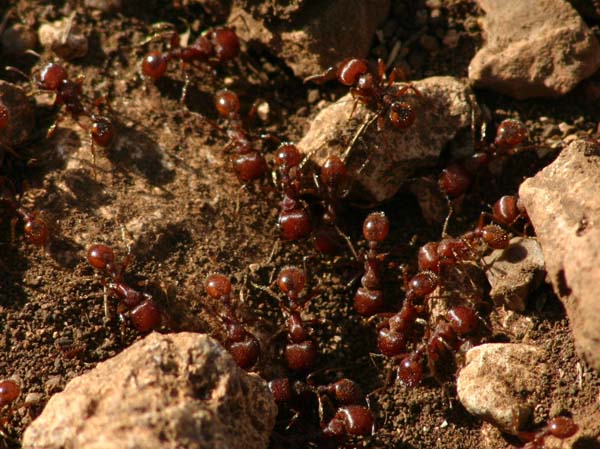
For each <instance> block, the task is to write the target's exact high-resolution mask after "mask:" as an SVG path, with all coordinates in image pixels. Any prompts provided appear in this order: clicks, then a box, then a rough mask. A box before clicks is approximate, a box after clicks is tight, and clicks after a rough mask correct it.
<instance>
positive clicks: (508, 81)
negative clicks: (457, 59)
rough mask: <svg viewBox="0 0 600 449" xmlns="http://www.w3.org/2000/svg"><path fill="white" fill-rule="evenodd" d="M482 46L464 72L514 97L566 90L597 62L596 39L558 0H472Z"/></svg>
mask: <svg viewBox="0 0 600 449" xmlns="http://www.w3.org/2000/svg"><path fill="white" fill-rule="evenodd" d="M478 3H479V6H480V7H481V8H482V9H483V10H484V11H485V12H486V16H485V21H484V31H485V34H486V36H487V42H486V44H485V46H484V47H483V48H482V49H481V50H479V52H477V54H476V55H475V57H474V58H473V60H472V61H471V64H470V65H469V78H470V79H472V80H473V81H474V82H475V85H476V86H477V87H482V88H489V89H492V90H495V91H497V92H500V93H502V94H506V95H510V96H512V97H514V98H517V99H525V98H532V97H556V96H560V95H564V94H565V93H567V92H569V91H570V90H571V89H573V87H575V85H576V84H577V83H579V81H581V80H583V79H585V78H587V77H589V76H590V75H592V74H593V73H594V72H595V71H596V70H598V68H599V67H600V44H599V43H598V41H597V39H596V38H595V37H594V34H593V33H592V32H591V31H590V29H589V28H588V27H587V26H586V24H585V23H584V22H583V20H582V19H581V17H580V16H579V14H577V11H575V9H573V7H572V6H571V5H569V4H568V3H567V2H565V1H563V0H531V1H527V2H523V1H521V0H478Z"/></svg>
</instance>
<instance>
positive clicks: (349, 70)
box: [337, 58, 369, 86]
mask: <svg viewBox="0 0 600 449" xmlns="http://www.w3.org/2000/svg"><path fill="white" fill-rule="evenodd" d="M368 71H369V66H368V64H367V61H365V60H364V59H354V58H352V59H346V60H344V61H343V62H342V63H341V64H340V66H339V68H338V71H337V77H338V80H339V81H340V83H342V84H344V85H345V86H354V85H356V84H357V83H358V82H359V80H360V79H361V78H362V75H365V74H366V73H368Z"/></svg>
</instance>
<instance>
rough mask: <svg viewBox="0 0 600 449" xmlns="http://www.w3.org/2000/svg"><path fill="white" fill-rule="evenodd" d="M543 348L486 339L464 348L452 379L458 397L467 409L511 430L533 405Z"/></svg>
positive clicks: (506, 429)
mask: <svg viewBox="0 0 600 449" xmlns="http://www.w3.org/2000/svg"><path fill="white" fill-rule="evenodd" d="M542 360H543V351H542V350H541V349H539V348H537V347H536V346H531V345H525V344H516V343H488V344H484V345H480V346H476V347H474V348H473V349H471V350H470V351H469V352H467V356H466V365H465V367H464V368H463V369H462V370H461V371H460V373H459V375H458V377H457V380H456V389H457V392H458V398H459V399H460V402H461V403H462V405H463V406H464V407H465V408H466V409H467V411H468V412H469V413H471V414H472V415H475V416H477V417H479V418H481V419H483V420H485V421H489V422H491V423H492V424H493V425H494V426H496V427H498V428H499V429H501V430H502V431H504V432H508V433H515V432H516V431H517V430H518V429H520V428H522V426H523V425H524V424H525V423H526V422H527V420H528V419H529V417H530V416H531V413H532V412H533V408H534V406H535V405H536V400H535V393H536V389H538V388H541V384H542V380H543V377H544V374H543V372H544V364H543V362H542Z"/></svg>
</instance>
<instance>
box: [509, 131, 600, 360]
mask: <svg viewBox="0 0 600 449" xmlns="http://www.w3.org/2000/svg"><path fill="white" fill-rule="evenodd" d="M598 179H600V146H599V145H598V143H597V142H586V141H583V140H577V141H574V142H572V143H571V144H570V145H569V146H568V147H567V148H565V149H564V150H563V151H562V152H561V154H560V155H559V156H558V158H557V159H556V160H555V161H554V162H553V163H552V164H551V165H549V166H548V167H546V168H545V169H543V170H542V171H540V172H539V173H538V174H537V175H536V176H534V177H533V178H530V179H528V180H526V181H525V182H524V183H523V184H522V185H521V188H520V190H519V194H520V196H521V198H522V200H523V203H524V205H525V208H526V209H527V213H528V214H529V217H530V219H531V222H532V224H533V227H534V228H535V231H536V234H537V236H538V240H539V242H540V244H541V245H542V249H543V251H544V258H545V260H546V269H547V270H548V278H549V279H550V281H551V282H552V285H553V287H554V290H555V291H556V293H557V294H558V295H559V296H560V297H561V298H562V300H563V303H564V304H565V308H566V310H567V314H568V316H569V320H570V323H571V328H572V330H573V335H574V337H575V344H576V347H577V349H578V351H579V352H580V354H581V355H582V356H583V357H584V359H585V360H586V361H587V362H588V363H589V364H590V365H591V366H593V367H594V368H595V369H596V370H600V321H599V320H598V317H599V316H600V302H599V301H598V292H597V286H598V284H599V283H600V247H599V246H598V241H600V227H599V226H598V224H599V223H600V200H599V198H598Z"/></svg>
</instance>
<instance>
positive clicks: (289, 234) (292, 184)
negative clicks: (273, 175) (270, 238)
mask: <svg viewBox="0 0 600 449" xmlns="http://www.w3.org/2000/svg"><path fill="white" fill-rule="evenodd" d="M302 159H303V158H302V154H301V153H300V151H299V150H298V148H297V147H296V146H295V145H293V144H291V143H283V144H282V145H280V146H279V148H278V149H277V152H276V153H275V164H276V165H277V167H278V168H279V173H280V184H281V190H282V192H283V199H282V201H281V212H280V213H279V220H278V223H279V228H280V229H281V238H283V239H284V240H299V239H302V238H304V237H306V236H307V235H308V234H310V232H311V230H312V225H311V221H310V215H309V213H308V210H307V208H306V205H305V204H304V203H303V202H302V201H301V200H300V198H299V197H300V167H299V166H300V163H301V162H302Z"/></svg>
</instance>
